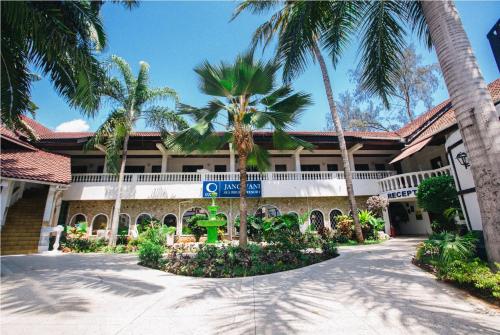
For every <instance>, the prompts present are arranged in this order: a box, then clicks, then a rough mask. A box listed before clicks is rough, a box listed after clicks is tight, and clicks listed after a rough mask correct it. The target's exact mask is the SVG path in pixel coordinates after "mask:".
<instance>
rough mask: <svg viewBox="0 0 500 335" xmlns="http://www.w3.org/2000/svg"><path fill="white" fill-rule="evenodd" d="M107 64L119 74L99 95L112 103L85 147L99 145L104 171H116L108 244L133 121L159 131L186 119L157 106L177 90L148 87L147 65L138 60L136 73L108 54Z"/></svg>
mask: <svg viewBox="0 0 500 335" xmlns="http://www.w3.org/2000/svg"><path fill="white" fill-rule="evenodd" d="M111 64H112V65H113V66H114V67H115V68H116V69H117V70H118V73H119V74H120V78H117V77H111V78H108V79H106V81H105V84H104V85H103V92H102V94H103V96H104V97H105V98H106V99H107V100H109V101H110V102H111V104H112V106H113V108H112V110H111V112H110V114H109V116H108V117H107V119H106V121H104V123H103V124H102V125H101V126H100V127H99V128H98V129H97V131H96V132H95V134H94V136H93V137H92V138H91V139H90V141H89V142H88V143H87V144H86V148H94V147H95V146H96V145H103V146H104V147H105V149H106V150H105V151H106V166H107V169H108V172H112V173H116V174H118V185H117V191H116V200H115V206H114V208H113V218H112V220H111V238H110V240H109V244H110V245H115V244H116V235H117V232H118V221H119V216H120V209H121V200H122V199H121V192H122V185H123V179H124V173H125V166H126V162H127V149H128V142H129V138H130V134H131V133H132V131H133V129H134V126H135V125H136V123H137V121H139V120H141V119H142V120H145V122H146V125H147V126H150V127H152V128H155V129H158V130H160V131H161V133H162V134H163V135H166V134H168V132H169V131H171V130H180V129H184V128H186V127H187V123H186V122H185V121H184V119H182V117H180V116H179V115H177V114H176V113H175V112H174V111H173V110H171V109H169V108H168V107H164V106H159V105H157V104H156V103H157V102H158V101H159V100H163V99H171V100H174V101H177V93H176V92H175V91H174V90H173V89H171V88H168V87H162V88H151V87H149V65H148V64H147V63H145V62H140V69H139V73H138V75H137V77H134V75H133V74H132V70H131V68H130V66H129V64H127V62H126V61H125V60H123V59H122V58H120V57H117V56H112V57H111Z"/></svg>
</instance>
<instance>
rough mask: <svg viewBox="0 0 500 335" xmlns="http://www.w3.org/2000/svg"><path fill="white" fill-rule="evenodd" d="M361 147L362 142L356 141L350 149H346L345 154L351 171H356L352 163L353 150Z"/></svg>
mask: <svg viewBox="0 0 500 335" xmlns="http://www.w3.org/2000/svg"><path fill="white" fill-rule="evenodd" d="M362 147H363V144H362V143H356V144H354V145H353V146H352V147H351V148H350V149H347V156H348V158H349V165H350V166H351V171H356V167H355V165H354V152H355V151H358V150H359V149H361V148H362Z"/></svg>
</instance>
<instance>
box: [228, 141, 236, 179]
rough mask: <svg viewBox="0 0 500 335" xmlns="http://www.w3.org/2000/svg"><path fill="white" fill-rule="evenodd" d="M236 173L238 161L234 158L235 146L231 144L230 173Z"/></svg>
mask: <svg viewBox="0 0 500 335" xmlns="http://www.w3.org/2000/svg"><path fill="white" fill-rule="evenodd" d="M235 171H236V159H235V158H234V148H233V144H232V143H229V172H235Z"/></svg>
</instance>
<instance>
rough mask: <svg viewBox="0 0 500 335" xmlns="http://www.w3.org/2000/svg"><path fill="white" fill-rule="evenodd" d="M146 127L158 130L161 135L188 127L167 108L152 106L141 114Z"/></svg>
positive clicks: (178, 116)
mask: <svg viewBox="0 0 500 335" xmlns="http://www.w3.org/2000/svg"><path fill="white" fill-rule="evenodd" d="M142 116H143V117H144V119H145V120H146V126H148V127H151V128H154V129H158V130H160V132H161V133H162V134H164V133H169V132H171V131H178V130H183V129H186V128H188V127H189V125H188V123H187V122H186V120H184V118H183V117H182V116H181V115H179V114H177V113H175V111H173V110H171V109H170V108H168V107H162V106H152V107H150V108H149V109H147V110H145V111H144V112H143V113H142Z"/></svg>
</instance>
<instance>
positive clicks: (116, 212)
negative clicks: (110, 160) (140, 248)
mask: <svg viewBox="0 0 500 335" xmlns="http://www.w3.org/2000/svg"><path fill="white" fill-rule="evenodd" d="M128 139H129V134H128V133H127V135H126V136H125V140H124V141H123V152H122V162H121V165H120V174H119V176H118V187H117V190H116V200H115V206H114V208H113V218H112V220H111V236H110V238H109V243H108V244H109V245H110V246H112V247H114V246H115V245H116V238H117V235H118V225H119V220H120V211H121V208H122V187H123V178H124V177H125V166H126V165H127V150H128ZM129 224H132V222H130V223H129Z"/></svg>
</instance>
